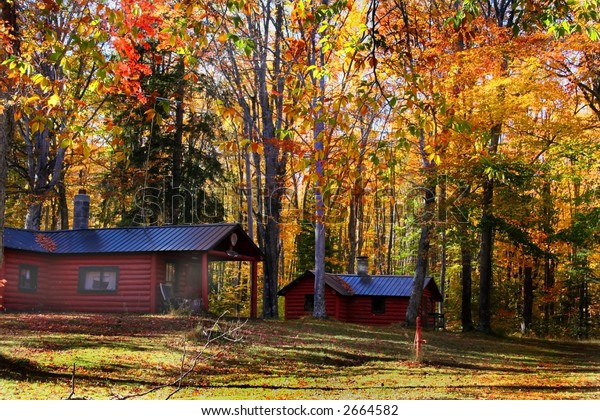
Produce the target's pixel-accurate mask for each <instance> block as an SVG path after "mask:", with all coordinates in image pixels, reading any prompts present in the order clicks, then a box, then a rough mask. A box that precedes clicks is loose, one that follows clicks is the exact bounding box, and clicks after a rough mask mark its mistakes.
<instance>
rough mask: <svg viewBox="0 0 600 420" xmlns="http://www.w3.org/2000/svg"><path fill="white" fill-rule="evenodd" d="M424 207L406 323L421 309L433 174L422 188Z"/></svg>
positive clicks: (432, 201) (433, 203) (431, 209)
mask: <svg viewBox="0 0 600 420" xmlns="http://www.w3.org/2000/svg"><path fill="white" fill-rule="evenodd" d="M424 190H425V191H424V195H425V208H424V212H423V215H422V222H421V223H422V224H421V237H420V238H419V247H418V251H417V261H416V264H415V277H414V281H413V286H412V292H411V295H410V300H409V301H408V308H407V310H406V321H405V323H406V325H408V326H413V325H415V324H416V321H417V316H419V313H420V309H421V298H422V296H423V284H424V283H425V276H426V275H427V272H428V267H429V249H430V245H431V234H432V232H433V221H434V214H435V212H434V207H435V178H434V177H433V174H429V175H428V181H427V182H426V186H425V188H424Z"/></svg>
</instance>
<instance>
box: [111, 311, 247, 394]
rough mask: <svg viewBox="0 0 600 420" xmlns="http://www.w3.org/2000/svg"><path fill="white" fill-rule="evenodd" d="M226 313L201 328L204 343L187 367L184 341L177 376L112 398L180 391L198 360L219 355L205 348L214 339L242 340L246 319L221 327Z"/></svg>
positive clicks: (233, 341) (214, 340) (234, 341)
mask: <svg viewBox="0 0 600 420" xmlns="http://www.w3.org/2000/svg"><path fill="white" fill-rule="evenodd" d="M226 314H227V312H225V313H223V314H222V315H221V316H219V318H217V319H216V320H215V321H214V322H213V324H212V326H211V327H210V328H208V329H205V328H203V329H202V334H203V335H204V336H205V337H206V341H205V342H204V345H203V346H202V348H200V349H199V350H197V351H196V352H195V353H194V355H193V357H191V361H190V364H189V366H188V367H187V368H186V360H187V359H188V351H187V348H186V345H185V342H184V345H183V351H182V355H181V365H180V367H179V369H180V373H179V376H178V377H177V378H175V379H174V380H173V381H171V382H169V383H166V384H163V385H158V386H155V387H153V388H150V389H148V390H146V391H143V392H138V393H134V394H128V395H114V394H113V397H114V399H117V400H128V399H133V398H140V397H144V396H146V395H149V394H152V393H153V392H157V391H160V390H163V389H167V388H175V389H174V390H173V391H172V392H171V393H169V395H167V397H166V399H167V400H168V399H170V398H171V397H173V396H174V395H175V394H177V393H178V392H179V391H181V390H182V389H183V387H184V381H185V379H187V378H188V377H189V376H190V375H191V374H192V373H194V371H195V370H196V367H197V366H198V364H199V363H200V362H202V361H206V360H209V359H211V358H214V357H217V356H218V355H219V353H217V354H216V355H213V356H212V357H211V356H210V355H208V354H207V350H208V348H209V347H210V346H211V345H212V344H214V343H215V342H216V341H227V342H230V343H237V342H240V341H242V340H243V338H244V337H243V335H242V334H241V330H242V328H243V327H244V326H245V325H246V323H247V322H248V320H245V321H243V322H241V321H239V320H238V322H237V323H235V324H231V323H228V322H226V323H225V327H223V326H222V325H221V321H222V319H223V317H225V315H226Z"/></svg>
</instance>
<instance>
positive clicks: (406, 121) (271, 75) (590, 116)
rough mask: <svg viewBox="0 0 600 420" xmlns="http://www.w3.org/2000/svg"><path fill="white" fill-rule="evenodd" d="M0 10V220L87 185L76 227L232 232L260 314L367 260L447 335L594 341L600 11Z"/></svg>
mask: <svg viewBox="0 0 600 420" xmlns="http://www.w3.org/2000/svg"><path fill="white" fill-rule="evenodd" d="M0 4H1V7H2V20H1V24H0V44H1V45H2V48H1V49H0V60H1V63H2V64H1V65H0V75H1V78H0V94H1V95H2V98H1V99H2V101H1V102H0V134H1V135H0V187H1V188H0V203H1V204H2V205H3V204H4V202H5V207H1V208H0V214H1V215H2V217H5V220H3V219H0V228H1V227H2V226H3V225H4V224H6V225H7V226H15V227H23V226H24V227H26V228H28V229H68V228H69V225H70V221H69V219H70V216H69V213H70V211H71V202H72V197H73V196H74V195H75V194H76V193H77V192H78V191H79V189H81V188H84V189H86V190H87V191H88V193H90V194H91V196H92V220H91V226H92V227H111V226H130V225H143V224H182V223H205V222H207V223H208V222H219V221H228V222H231V221H238V222H240V223H242V224H243V225H244V227H245V228H246V229H247V230H248V232H249V233H250V235H251V236H252V237H253V238H254V239H255V240H256V241H257V243H258V244H259V246H260V248H261V250H263V252H264V253H265V256H266V258H265V263H264V267H263V286H264V296H263V316H265V317H277V316H278V314H279V312H280V309H281V308H280V307H279V306H280V305H279V302H278V299H277V296H276V293H277V291H278V289H279V288H280V287H282V286H283V285H285V284H287V283H288V282H290V281H291V280H292V279H294V278H295V277H296V276H297V275H298V274H299V273H302V272H303V271H305V270H306V269H312V268H314V267H315V266H316V269H317V273H319V272H320V273H322V272H323V270H325V271H328V272H350V273H351V272H354V271H355V258H356V256H359V255H367V256H369V257H370V267H371V270H372V272H373V273H378V274H415V277H416V279H417V281H418V279H420V278H421V279H422V277H423V276H424V275H425V274H431V275H433V276H435V279H436V281H437V283H438V284H439V285H441V287H442V288H443V293H444V294H445V296H446V301H445V303H444V312H445V313H446V320H447V322H448V326H449V327H456V328H459V329H460V328H462V330H465V331H466V330H470V329H473V328H478V329H480V330H482V331H486V332H491V331H497V332H507V333H512V332H516V331H521V332H524V333H535V334H541V335H544V334H552V335H559V334H560V335H569V336H574V337H579V338H586V337H589V336H590V335H593V334H598V331H599V324H600V320H599V309H600V290H599V286H598V269H599V261H600V258H599V254H598V250H599V242H600V224H599V223H600V208H599V207H598V204H599V202H600V189H599V185H600V184H599V183H600V163H599V162H600V140H599V138H600V137H599V134H600V124H599V123H600V119H599V118H600V48H599V45H600V44H599V43H598V27H599V25H598V10H599V8H600V2H599V1H596V0H593V1H592V0H586V1H579V2H576V1H562V0H560V1H522V0H491V1H472V0H467V1H465V2H457V1H454V0H452V1H432V0H421V1H415V0H379V1H378V0H365V1H360V0H359V1H334V0H321V1H314V2H313V1H304V0H248V1H245V0H228V1H223V0H212V1H204V0H190V1H181V2H176V1H163V0H156V1H152V2H150V1H134V0H121V1H93V0H77V1H76V0H43V1H33V0H1V1H0ZM0 231H1V229H0ZM315 232H316V233H317V234H316V237H315ZM0 245H1V236H0ZM229 270H231V269H229ZM215 271H216V272H217V273H223V274H222V275H215V276H216V278H218V279H219V280H218V284H217V287H218V288H219V290H221V291H222V292H223V291H224V290H229V291H230V292H227V293H225V294H224V296H229V298H227V299H228V300H229V301H232V302H234V303H235V304H236V305H238V307H239V305H240V302H236V299H238V300H239V299H241V297H243V295H244V293H237V292H231V290H234V289H235V288H240V287H241V288H242V289H243V288H244V284H240V283H239V282H237V283H236V282H233V280H231V278H232V275H231V273H229V274H228V273H227V269H225V268H224V267H220V266H219V267H218V269H217V270H215ZM233 277H235V276H233ZM232 282H233V283H232ZM234 283H235V284H234ZM227 299H226V300H227ZM315 309H316V311H317V312H316V313H315V315H316V316H323V315H325V314H324V313H322V310H323V309H324V308H319V302H318V299H317V300H316V302H315ZM319 310H321V312H319Z"/></svg>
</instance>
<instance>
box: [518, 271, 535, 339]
mask: <svg viewBox="0 0 600 420" xmlns="http://www.w3.org/2000/svg"><path fill="white" fill-rule="evenodd" d="M532 321H533V271H532V268H531V267H525V270H524V278H523V317H522V320H521V333H522V334H527V333H528V332H529V330H530V329H531V322H532Z"/></svg>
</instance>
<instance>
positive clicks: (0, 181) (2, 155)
mask: <svg viewBox="0 0 600 420" xmlns="http://www.w3.org/2000/svg"><path fill="white" fill-rule="evenodd" d="M6 103H7V101H6V96H5V95H2V104H3V105H4V110H3V111H2V112H0V271H1V269H2V266H3V264H4V216H5V210H6V182H7V162H6V153H7V152H8V144H9V142H10V137H11V133H12V132H13V130H12V121H13V118H14V117H13V110H12V107H11V106H7V105H6ZM0 280H2V279H0Z"/></svg>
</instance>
